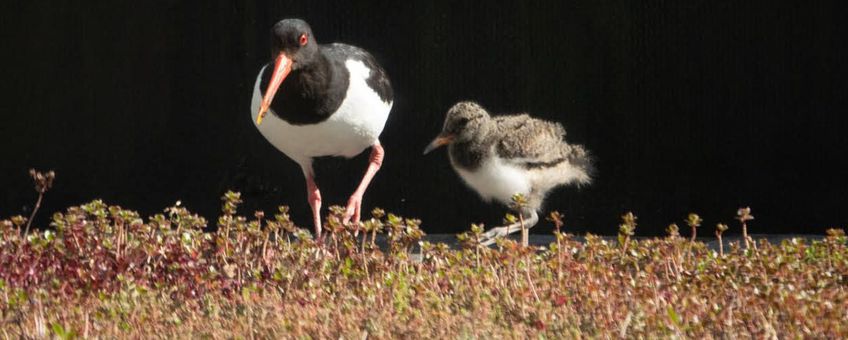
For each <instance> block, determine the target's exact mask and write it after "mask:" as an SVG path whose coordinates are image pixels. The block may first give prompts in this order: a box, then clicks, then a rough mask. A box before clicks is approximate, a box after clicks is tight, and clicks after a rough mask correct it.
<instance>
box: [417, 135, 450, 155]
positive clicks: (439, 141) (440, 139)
mask: <svg viewBox="0 0 848 340" xmlns="http://www.w3.org/2000/svg"><path fill="white" fill-rule="evenodd" d="M453 138H454V136H453V135H438V136H436V139H433V141H432V142H430V144H429V145H427V147H426V148H424V154H425V155H426V154H427V153H429V152H430V151H433V150H435V149H438V148H439V147H440V146H442V145H447V144H450V143H451V142H453Z"/></svg>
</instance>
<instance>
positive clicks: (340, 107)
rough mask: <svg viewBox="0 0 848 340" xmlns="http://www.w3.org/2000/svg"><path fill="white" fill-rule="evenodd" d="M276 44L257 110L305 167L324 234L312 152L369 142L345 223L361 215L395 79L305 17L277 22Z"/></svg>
mask: <svg viewBox="0 0 848 340" xmlns="http://www.w3.org/2000/svg"><path fill="white" fill-rule="evenodd" d="M270 47H271V61H270V62H269V63H268V64H266V65H265V66H263V67H262V69H261V70H260V71H259V75H258V76H257V77H256V84H255V85H254V89H253V101H252V103H251V117H252V118H253V120H254V121H255V124H256V127H257V128H258V129H259V132H260V133H262V135H263V136H264V137H265V139H267V140H268V141H269V142H271V144H273V145H274V147H276V148H277V149H278V150H280V151H281V152H283V153H284V154H285V155H286V156H288V157H289V158H291V159H292V160H293V161H295V162H296V163H297V164H298V165H300V168H301V169H302V170H303V175H304V177H305V178H306V190H307V197H308V201H309V206H310V207H311V208H312V216H313V223H314V224H315V234H316V237H320V236H321V216H320V213H321V192H320V190H319V189H318V185H317V184H316V179H315V172H314V170H313V167H312V163H313V159H314V158H316V157H322V156H341V157H346V158H351V157H354V156H356V155H358V154H360V153H361V152H362V151H363V150H364V149H366V148H368V147H371V157H370V160H369V164H368V168H367V169H366V171H365V175H364V176H363V177H362V181H361V182H360V183H359V186H358V187H357V188H356V190H355V191H354V192H353V194H352V195H351V196H350V199H349V200H348V202H347V208H346V212H345V216H344V222H345V223H348V222H349V221H351V220H353V221H354V222H357V221H359V217H360V211H361V205H362V197H363V195H364V194H365V190H366V188H367V187H368V184H369V183H370V182H371V180H372V178H373V177H374V175H375V174H376V173H377V171H378V170H379V169H380V166H381V164H382V162H383V158H384V155H385V153H384V151H383V147H382V146H381V145H380V140H379V136H380V133H381V132H382V131H383V127H384V126H385V124H386V119H388V117H389V111H391V108H392V99H393V93H392V87H391V83H390V82H389V78H388V76H387V75H386V71H385V70H383V68H382V67H380V65H379V64H377V61H376V60H375V59H374V57H373V56H372V55H371V54H369V53H368V52H366V51H365V50H363V49H361V48H358V47H354V46H350V45H345V44H340V43H334V44H326V45H319V44H318V41H317V40H316V39H315V36H314V35H313V34H312V29H311V28H310V27H309V24H307V23H306V22H305V21H303V20H300V19H285V20H282V21H280V22H278V23H277V24H275V25H274V27H273V28H272V29H271V46H270ZM268 113H270V114H268Z"/></svg>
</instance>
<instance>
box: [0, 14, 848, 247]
mask: <svg viewBox="0 0 848 340" xmlns="http://www.w3.org/2000/svg"><path fill="white" fill-rule="evenodd" d="M2 7H3V8H2V14H0V37H2V41H3V45H4V46H5V47H4V48H3V50H2V55H3V57H2V58H3V60H2V61H3V64H2V66H0V79H2V81H0V93H2V100H0V117H2V118H0V138H2V143H3V144H2V147H0V186H1V187H2V190H0V216H9V215H12V214H18V213H25V212H27V211H28V209H31V207H30V206H31V204H32V202H33V201H34V197H35V194H34V192H33V191H32V189H31V183H30V180H29V179H28V178H27V175H26V171H27V169H29V168H30V167H35V168H39V169H55V170H56V171H57V173H58V178H57V183H56V185H55V188H54V189H53V191H51V192H50V193H49V194H48V196H47V199H46V203H45V210H44V213H42V216H44V217H46V216H49V214H50V213H52V212H54V211H56V210H58V209H62V208H64V207H66V206H68V205H70V204H78V203H82V202H86V201H88V200H91V199H93V198H103V199H105V200H106V201H108V202H109V203H112V204H119V205H122V206H125V207H130V208H133V209H138V210H140V211H141V212H142V213H143V214H145V215H149V214H152V213H156V212H158V211H161V209H162V208H164V207H165V206H167V205H169V204H172V203H173V202H175V201H177V200H182V202H183V204H184V205H187V206H188V207H189V208H190V209H192V210H195V211H198V212H200V213H203V214H204V215H206V216H207V217H208V218H209V219H210V220H211V221H214V220H215V218H214V217H215V216H216V214H217V211H218V208H219V206H220V201H219V199H218V197H220V195H221V194H222V193H223V192H224V191H225V190H227V189H234V190H239V191H241V192H242V193H243V197H244V199H245V200H246V205H245V206H244V209H242V211H243V212H245V213H249V212H251V211H252V210H253V209H265V210H266V211H272V209H274V207H275V206H276V205H278V204H288V205H291V206H292V209H293V212H294V217H295V219H296V221H298V222H300V223H303V224H307V225H308V221H309V220H310V219H309V213H308V208H307V205H306V200H305V189H304V184H303V179H302V175H301V173H300V170H299V169H298V167H297V166H296V165H295V164H294V163H293V162H292V161H290V160H288V159H286V158H285V157H284V156H283V155H282V154H281V153H279V152H277V151H276V150H275V149H274V148H273V147H272V146H271V145H270V144H268V143H267V142H266V141H265V140H264V139H263V138H262V137H261V136H260V135H259V133H258V132H257V131H256V129H255V128H254V127H253V126H252V124H251V122H250V118H249V112H248V107H249V102H250V95H251V91H252V87H253V82H254V79H255V76H256V73H257V72H258V70H259V68H260V67H261V65H262V64H263V63H265V62H266V61H267V59H268V57H269V56H268V53H269V52H268V51H269V48H268V46H267V41H268V36H267V34H268V31H269V28H270V26H271V25H272V24H273V23H274V22H276V21H277V20H278V19H281V18H284V17H301V18H303V19H305V20H307V21H308V22H310V23H311V24H312V26H313V30H314V32H315V34H316V38H317V39H318V40H319V41H323V42H333V41H342V42H347V43H350V44H354V45H358V46H361V47H364V48H366V49H368V50H370V51H371V52H372V53H373V54H375V55H376V56H377V58H378V59H379V60H380V61H381V63H382V64H383V66H384V67H385V68H386V69H387V70H388V72H389V74H390V76H391V78H392V80H393V83H394V87H395V93H396V94H397V97H396V103H395V106H394V109H393V111H392V115H391V117H390V119H389V121H388V123H387V127H386V130H385V131H384V132H383V135H382V138H381V140H382V141H383V144H384V146H385V148H386V152H387V158H386V161H385V163H384V166H383V169H382V170H381V171H380V173H379V174H378V176H377V177H376V180H375V181H374V182H373V184H372V187H371V190H370V191H369V192H368V193H367V195H366V198H365V206H366V208H367V209H369V210H370V207H373V206H375V205H378V206H381V207H384V208H386V209H388V210H390V211H393V212H396V213H398V214H402V215H405V216H414V217H419V218H421V219H423V220H424V227H425V229H426V230H427V231H428V232H432V233H435V232H457V231H459V230H462V229H465V228H467V226H468V224H469V223H470V222H485V223H487V225H492V224H493V223H496V222H498V221H499V220H500V217H501V216H502V214H503V212H504V209H503V208H502V207H498V206H495V205H487V204H484V203H482V202H480V200H479V199H478V198H477V197H476V195H475V194H474V193H473V192H471V191H470V190H469V189H467V188H465V187H464V186H463V185H462V183H461V182H460V180H459V179H458V177H457V176H456V175H455V174H454V173H453V171H452V170H451V169H450V166H449V164H448V162H447V157H446V155H445V153H444V151H440V152H436V153H434V154H431V155H428V156H426V157H424V156H421V150H422V148H423V147H424V146H425V145H426V144H427V142H429V140H430V139H431V138H432V137H433V136H434V135H435V134H436V133H437V132H438V130H439V128H440V126H441V122H442V118H443V114H444V112H445V111H446V109H447V108H448V107H449V106H450V105H452V104H453V103H454V102H456V101H458V100H461V99H473V100H477V101H479V102H481V103H482V104H483V105H484V106H486V107H488V108H490V109H491V110H492V111H494V112H504V113H506V112H518V111H528V112H530V113H532V114H534V115H536V116H539V117H544V118H548V119H553V120H557V121H560V122H562V123H563V124H564V125H565V126H566V129H567V130H568V139H569V141H571V142H575V143H581V144H585V145H586V146H587V147H588V148H589V149H590V150H591V151H592V152H593V153H594V155H595V156H596V158H597V169H598V171H597V178H596V180H595V183H594V184H593V185H591V186H589V187H586V188H583V189H574V188H565V189H562V190H559V191H557V192H556V193H554V194H553V195H551V197H550V198H549V200H548V204H547V206H548V207H549V208H550V209H558V210H560V211H562V212H564V213H565V216H566V219H567V222H566V223H567V225H568V226H569V228H570V230H572V231H576V232H584V231H592V232H595V233H614V232H615V230H616V229H617V227H616V225H617V223H618V215H620V214H621V213H623V212H625V211H627V210H632V211H634V212H635V213H636V214H637V215H638V216H639V217H640V222H641V224H640V228H639V230H638V233H640V234H658V233H661V232H662V230H663V229H664V227H665V226H666V225H667V224H668V223H670V222H681V220H682V218H683V217H684V216H685V214H686V213H688V212H690V211H696V212H699V213H700V214H701V215H702V217H704V218H705V223H706V226H708V229H709V230H710V232H711V230H712V226H713V225H714V224H715V223H716V222H719V221H724V222H732V220H731V217H732V216H733V214H734V213H735V209H736V208H737V207H739V206H741V205H751V206H752V207H753V209H754V215H755V216H756V217H757V220H756V221H755V223H754V224H753V229H754V231H755V232H763V233H765V232H768V233H775V232H781V233H783V232H816V233H818V232H822V231H823V230H824V229H825V228H827V227H832V226H845V224H846V220H848V218H846V217H845V216H846V215H845V214H844V211H842V210H841V209H842V208H844V207H845V198H846V194H845V192H846V190H845V189H846V188H848V185H846V184H848V179H846V176H845V166H844V161H843V159H844V158H845V156H846V151H848V137H846V134H845V130H846V128H848V124H846V120H848V119H847V118H846V116H845V114H844V108H845V104H846V103H845V94H846V89H848V87H846V81H845V76H846V72H845V61H846V60H848V59H846V54H845V53H844V51H843V49H842V46H844V45H845V39H844V34H843V33H841V32H844V31H843V30H842V29H844V24H842V22H844V21H845V19H844V18H845V15H844V14H845V13H839V12H838V11H837V10H836V8H835V7H836V6H835V4H826V3H817V4H808V2H802V1H799V2H798V4H794V5H781V6H776V5H775V4H774V3H772V2H765V1H763V2H762V3H760V4H752V3H750V2H748V1H712V0H690V1H682V2H676V1H628V0H622V1H599V0H586V1H551V2H549V3H543V2H537V1H514V2H510V3H506V4H498V5H496V4H495V2H493V1H479V2H461V3H456V4H447V3H442V4H440V3H435V2H430V1H421V2H416V3H411V2H408V1H385V2H382V3H380V2H360V1H356V2H352V1H351V2H348V1H333V2H316V1H297V2H293V1H258V2H254V3H248V2H242V1H232V2H228V1H203V2H196V3H190V2H187V1H158V2H139V1H135V2H122V3H121V4H116V3H112V2H107V4H106V5H95V4H89V3H84V4H81V3H78V2H70V1H68V2H58V1H56V2H39V1H21V2H16V3H14V4H10V3H8V2H6V3H4V4H3V5H2ZM366 155H367V152H366V153H364V154H363V155H361V156H360V157H357V158H355V159H354V160H352V161H341V160H331V161H326V162H323V163H320V164H319V165H318V175H319V181H320V183H319V184H321V185H322V189H323V190H322V192H323V194H324V201H325V204H328V203H333V202H335V203H337V204H342V203H344V202H345V201H346V198H347V195H348V194H350V192H351V191H352V190H353V188H354V187H355V185H356V183H357V181H358V180H359V177H360V176H361V174H362V172H363V171H364V168H365V165H366V157H365V156H366ZM325 206H326V205H325ZM42 224H46V221H43V223H42ZM546 228H547V227H542V228H538V229H534V230H537V231H539V232H542V231H545V230H547V229H546Z"/></svg>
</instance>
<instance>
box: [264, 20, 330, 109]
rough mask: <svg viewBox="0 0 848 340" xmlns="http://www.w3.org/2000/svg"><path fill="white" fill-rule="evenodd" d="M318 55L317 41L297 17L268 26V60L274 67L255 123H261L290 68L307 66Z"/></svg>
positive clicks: (303, 22)
mask: <svg viewBox="0 0 848 340" xmlns="http://www.w3.org/2000/svg"><path fill="white" fill-rule="evenodd" d="M318 55H319V50H318V42H317V41H315V37H314V36H313V35H312V28H310V27H309V24H307V23H306V21H303V20H300V19H284V20H280V22H278V23H277V24H276V25H274V27H272V28H271V59H272V60H273V63H274V70H273V73H272V74H271V82H269V83H268V89H267V90H266V91H265V96H264V97H263V98H262V106H261V107H260V109H259V115H258V116H257V117H256V124H262V118H264V117H265V113H267V112H268V108H269V107H270V106H271V102H272V101H273V100H274V95H276V94H277V90H278V89H279V88H280V84H282V83H283V81H284V80H285V79H286V76H288V75H289V73H290V72H291V71H297V70H299V69H302V68H306V67H309V65H310V64H312V63H313V62H315V60H316V59H317V57H318Z"/></svg>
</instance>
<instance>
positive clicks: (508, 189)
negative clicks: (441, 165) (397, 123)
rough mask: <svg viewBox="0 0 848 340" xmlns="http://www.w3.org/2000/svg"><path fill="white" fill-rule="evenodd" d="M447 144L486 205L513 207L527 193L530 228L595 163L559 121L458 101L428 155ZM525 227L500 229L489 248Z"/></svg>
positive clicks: (453, 161) (465, 178) (453, 159)
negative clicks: (553, 197) (559, 191)
mask: <svg viewBox="0 0 848 340" xmlns="http://www.w3.org/2000/svg"><path fill="white" fill-rule="evenodd" d="M442 145H448V156H449V158H450V162H451V165H452V166H453V168H454V170H455V171H456V172H457V173H458V174H459V176H460V177H462V179H463V181H465V183H466V184H467V185H468V186H470V187H471V188H472V189H474V190H475V191H477V193H478V194H479V195H480V197H482V198H483V200H484V201H487V202H488V201H490V200H492V199H495V200H497V201H498V202H501V203H503V204H506V205H510V203H511V202H512V197H513V196H514V195H515V194H522V195H524V197H525V198H526V200H527V205H526V207H525V210H524V211H521V213H523V214H524V215H525V216H527V219H526V220H525V221H524V225H525V227H527V228H529V227H532V226H533V225H535V224H536V222H538V220H539V215H538V213H537V211H539V210H540V209H541V206H542V202H543V201H544V199H545V195H546V194H547V193H548V191H550V190H551V189H553V188H555V187H558V186H561V185H566V184H578V185H580V184H588V183H589V182H590V181H591V177H590V172H591V159H590V157H589V154H588V152H587V151H586V150H585V149H584V148H583V146H580V145H571V144H568V143H566V142H565V129H564V128H563V127H562V125H560V124H559V123H553V122H548V121H544V120H541V119H536V118H532V117H530V116H529V115H527V114H520V115H511V116H495V117H492V116H490V115H489V113H488V112H487V111H486V109H484V108H483V107H482V106H480V105H479V104H477V103H474V102H460V103H457V104H456V105H454V106H453V107H452V108H451V109H450V110H448V113H447V116H446V117H445V122H444V126H443V127H442V132H441V133H440V134H439V135H438V136H437V137H436V138H435V139H434V140H433V142H432V143H430V145H428V146H427V148H426V149H424V153H425V154H427V153H428V152H430V151H432V150H434V149H436V148H438V147H440V146H442ZM520 228H521V225H520V223H514V224H512V225H508V226H504V227H499V228H494V229H492V230H490V231H489V232H487V233H485V234H484V235H483V236H484V239H485V240H486V241H485V242H484V244H486V245H488V244H491V243H493V242H494V238H495V237H496V236H502V235H507V234H511V233H513V232H516V231H518V230H520Z"/></svg>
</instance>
